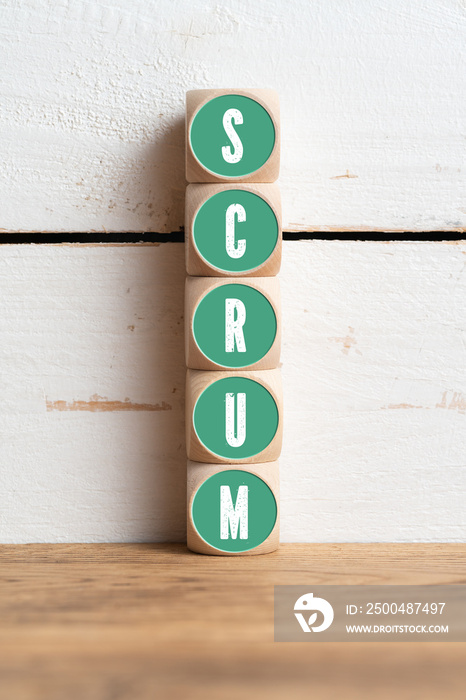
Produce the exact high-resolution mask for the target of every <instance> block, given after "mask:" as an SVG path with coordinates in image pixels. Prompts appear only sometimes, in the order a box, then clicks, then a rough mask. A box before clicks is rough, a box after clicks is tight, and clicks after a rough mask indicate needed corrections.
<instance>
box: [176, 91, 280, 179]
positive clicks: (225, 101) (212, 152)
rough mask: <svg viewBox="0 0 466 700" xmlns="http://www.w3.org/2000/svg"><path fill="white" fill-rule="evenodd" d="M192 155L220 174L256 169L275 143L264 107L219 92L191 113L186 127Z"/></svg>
mask: <svg viewBox="0 0 466 700" xmlns="http://www.w3.org/2000/svg"><path fill="white" fill-rule="evenodd" d="M189 142H190V144H191V149H192V152H193V154H194V157H195V158H196V159H197V160H198V161H199V163H200V164H201V165H202V167H203V168H205V169H206V170H208V171H209V172H211V173H213V174H214V175H221V176H223V177H244V176H245V175H250V174H251V173H254V172H256V170H259V168H261V167H262V166H263V165H264V163H266V162H267V160H268V159H269V157H270V155H271V153H272V151H273V147H274V145H275V127H274V125H273V121H272V119H271V117H270V115H269V113H268V112H267V110H266V109H264V107H262V105H260V104H259V103H258V102H256V101H255V100H253V99H251V98H250V97H244V95H221V96H220V97H214V99H212V100H210V101H209V102H207V104H205V105H204V106H203V107H201V109H200V110H199V111H198V112H197V114H196V115H195V116H194V119H193V121H192V124H191V128H190V130H189Z"/></svg>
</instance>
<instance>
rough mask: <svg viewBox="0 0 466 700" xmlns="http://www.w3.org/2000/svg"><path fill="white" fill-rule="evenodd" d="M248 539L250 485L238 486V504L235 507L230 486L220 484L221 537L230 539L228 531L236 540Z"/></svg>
mask: <svg viewBox="0 0 466 700" xmlns="http://www.w3.org/2000/svg"><path fill="white" fill-rule="evenodd" d="M238 525H239V538H240V540H247V539H248V487H247V486H244V485H241V486H239V488H238V495H237V497H236V505H235V507H233V501H232V498H231V491H230V487H229V486H220V539H222V540H227V539H228V531H229V530H230V531H231V538H232V539H233V540H236V539H237V537H238Z"/></svg>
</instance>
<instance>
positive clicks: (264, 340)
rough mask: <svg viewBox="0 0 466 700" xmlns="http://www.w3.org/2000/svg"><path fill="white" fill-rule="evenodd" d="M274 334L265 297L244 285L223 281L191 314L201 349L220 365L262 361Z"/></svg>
mask: <svg viewBox="0 0 466 700" xmlns="http://www.w3.org/2000/svg"><path fill="white" fill-rule="evenodd" d="M276 334H277V319H276V316H275V311H274V310H273V307H272V305H271V303H270V302H269V300H268V299H267V297H265V296H264V295H263V294H262V293H261V292H259V291H258V290H257V289H254V287H249V286H248V285H246V284H223V285H221V286H219V287H215V288H214V289H212V291H210V292H208V294H206V295H205V296H204V297H203V298H202V299H201V301H200V302H199V304H198V306H197V308H196V310H195V312H194V316H193V336H194V340H195V341H196V344H197V346H198V348H199V349H200V351H201V352H202V353H203V355H205V357H207V358H208V359H209V360H212V362H216V363H217V364H218V365H221V366H222V367H248V366H250V365H253V364H254V363H255V362H258V361H259V360H261V359H262V358H263V357H265V355H266V354H267V353H268V351H269V350H270V348H271V347H272V345H273V342H274V340H275V336H276Z"/></svg>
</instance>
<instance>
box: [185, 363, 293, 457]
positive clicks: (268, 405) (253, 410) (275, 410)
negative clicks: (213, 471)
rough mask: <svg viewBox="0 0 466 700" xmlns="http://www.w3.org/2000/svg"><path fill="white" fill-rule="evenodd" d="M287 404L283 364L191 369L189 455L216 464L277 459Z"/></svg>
mask: <svg viewBox="0 0 466 700" xmlns="http://www.w3.org/2000/svg"><path fill="white" fill-rule="evenodd" d="M282 406H283V399H282V388H281V377H280V370H279V369H269V370H256V371H245V370H241V371H230V372H227V371H216V372H204V371H202V370H193V369H188V371H187V376H186V449H187V453H188V458H189V459H192V460H195V461H196V462H210V463H214V464H228V463H231V464H245V463H250V464H253V463H254V464H255V463H258V462H273V461H275V460H276V459H278V457H279V456H280V451H281V445H282V433H283V418H282Z"/></svg>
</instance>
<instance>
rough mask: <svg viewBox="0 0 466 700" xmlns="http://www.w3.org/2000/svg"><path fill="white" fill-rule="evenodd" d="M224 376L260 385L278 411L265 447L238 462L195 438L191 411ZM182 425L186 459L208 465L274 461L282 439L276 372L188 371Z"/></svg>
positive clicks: (192, 412) (281, 404)
mask: <svg viewBox="0 0 466 700" xmlns="http://www.w3.org/2000/svg"><path fill="white" fill-rule="evenodd" d="M226 377H244V378H246V379H252V380H253V381H255V382H257V383H258V384H261V385H262V386H263V387H265V389H266V390H267V391H268V392H269V394H270V395H271V396H272V398H273V400H274V401H275V404H276V406H277V409H278V426H277V430H276V432H275V435H274V436H273V438H272V440H271V441H270V442H269V444H268V445H267V447H265V448H264V449H263V450H261V452H258V453H257V454H255V455H252V456H251V457H243V458H242V459H238V460H232V459H231V458H227V457H222V456H220V455H217V454H214V453H213V452H211V451H210V450H209V449H208V448H207V447H205V446H204V445H203V444H202V442H201V441H200V439H199V438H198V436H197V433H196V430H195V428H194V422H193V416H194V409H195V407H196V402H197V401H198V399H199V397H200V396H201V394H202V393H203V392H204V391H205V390H206V389H207V388H208V387H209V386H211V385H212V384H213V383H214V382H216V381H218V380H219V379H224V378H226ZM185 425H186V451H187V453H188V458H189V459H192V460H194V461H196V462H209V463H212V464H229V463H230V462H233V461H234V463H235V464H246V463H250V464H257V463H260V462H274V461H275V460H277V459H278V458H279V456H280V452H281V448H282V439H283V392H282V381H281V372H280V370H279V369H266V370H217V371H211V372H208V371H202V370H196V369H188V371H187V372H186V419H185Z"/></svg>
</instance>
